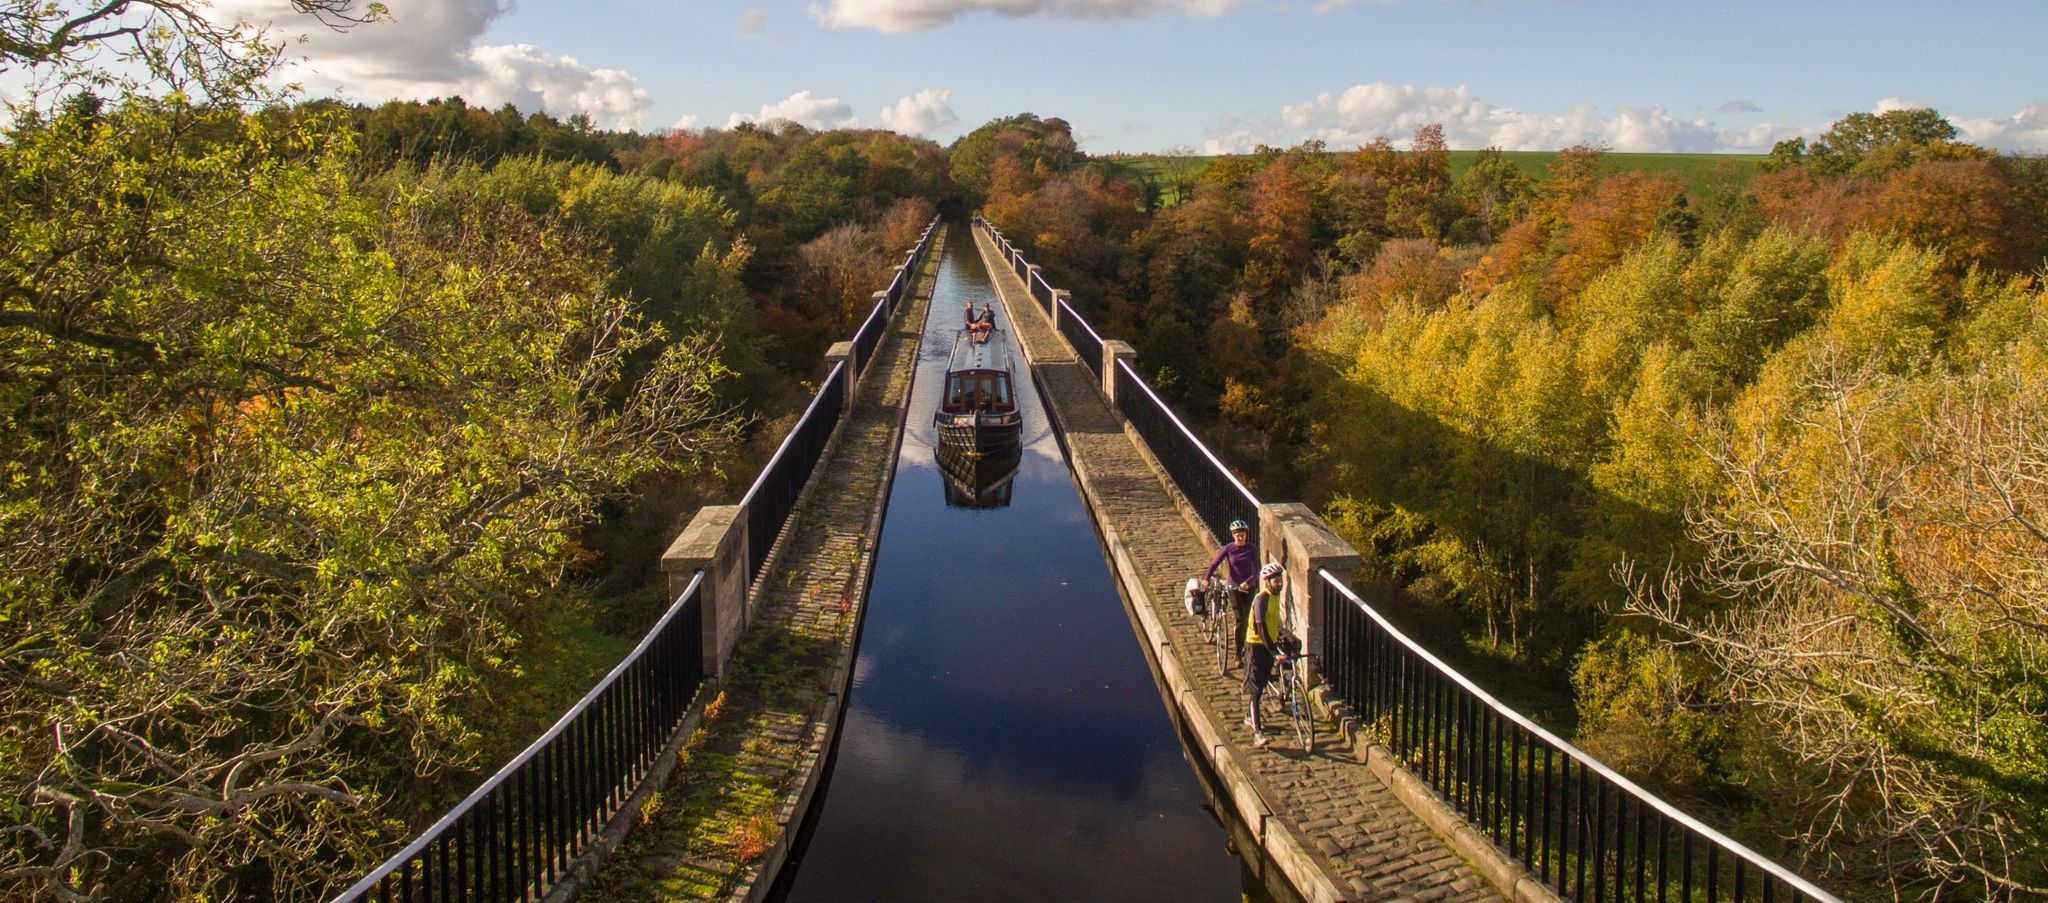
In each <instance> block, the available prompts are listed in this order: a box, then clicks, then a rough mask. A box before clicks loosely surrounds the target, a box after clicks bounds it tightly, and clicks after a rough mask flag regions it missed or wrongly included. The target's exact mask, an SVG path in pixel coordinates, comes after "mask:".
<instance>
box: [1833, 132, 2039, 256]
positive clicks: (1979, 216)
mask: <svg viewBox="0 0 2048 903" xmlns="http://www.w3.org/2000/svg"><path fill="white" fill-rule="evenodd" d="M2012 198H2013V193H2012V186H2011V185H2009V184H2007V182H2006V179H2005V176H2004V174H2003V173H2001V172H2000V171H1999V170H1998V168H1997V167H1996V166H1994V165H1993V164H1992V163H1991V162H1990V161H1989V160H1981V159H1969V160H1930V161H1927V162H1924V163H1916V164H1914V165H1912V166H1910V167H1907V168H1906V169H1903V170H1900V171H1898V172H1896V173H1894V174H1892V176H1891V177H1890V178H1888V179H1886V180H1885V182H1884V186H1883V187H1882V188H1881V189H1880V190H1878V191H1877V192H1876V193H1875V194H1874V195H1873V196H1872V197H1871V198H1870V200H1869V202H1868V204H1866V205H1864V206H1863V208H1862V209H1861V210H1859V211H1858V212H1859V213H1860V214H1861V217H1860V218H1861V220H1862V223H1861V224H1862V225H1863V226H1864V227H1865V228H1869V229H1871V230H1873V231H1884V232H1890V233H1892V234H1895V235H1898V236H1900V237H1902V238H1905V239H1906V240H1908V241H1911V242H1913V243H1914V244H1917V245H1920V246H1922V247H1928V248H1934V249H1936V250H1938V251H1940V252H1941V254H1942V257H1943V260H1944V261H1945V262H1946V264H1947V265H1948V267H1949V269H1950V270H1951V271H1952V272H1956V273H1960V272H1961V271H1963V270H1964V269H1966V268H1968V267H1969V265H1970V264H1971V263H1972V262H1982V263H1986V264H1990V265H1994V266H2004V267H2006V268H2008V269H2013V268H2016V266H2015V264H2016V263H2017V264H2018V265H2019V266H2024V262H2023V261H2019V262H2016V261H2013V260H2011V259H2010V258H2011V257H2012V256H2013V252H2014V250H2015V249H2014V248H2013V246H2012V242H2011V237H2012V233H2013V231H2014V227H2015V224H2016V219H2017V211H2015V210H2014V209H2013V202H2012Z"/></svg>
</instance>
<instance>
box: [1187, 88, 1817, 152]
mask: <svg viewBox="0 0 2048 903" xmlns="http://www.w3.org/2000/svg"><path fill="white" fill-rule="evenodd" d="M1431 123H1441V124H1442V125H1443V127H1444V140H1445V141H1446V143H1448V144H1449V145H1450V146H1451V147H1453V148H1458V149H1479V148H1487V147H1498V148H1502V149H1504V150H1556V149H1558V148H1561V147H1568V146H1571V145H1574V144H1599V145H1605V146H1607V147H1608V148H1611V149H1613V150H1617V151H1634V152H1648V151H1679V152H1707V151H1764V150H1769V149H1770V145H1771V143H1772V142H1774V141H1776V140H1778V139H1779V138H1783V137H1790V136H1793V135H1797V134H1801V133H1802V132H1804V131H1805V130H1802V129H1800V128H1796V127H1792V126H1784V125H1775V124H1766V125H1760V126H1750V127H1745V128H1740V129H1724V128H1721V127H1719V126H1717V125H1716V124H1714V123H1713V122H1712V121H1710V120H1707V119H1681V118H1679V117H1677V116H1673V115H1671V114H1670V113H1669V112H1668V111H1666V110H1665V109H1664V108H1663V107H1659V106H1627V107H1620V108H1618V109H1615V110H1614V111H1612V112H1603V111H1601V110H1598V109H1596V108H1593V107H1588V106H1582V107H1575V108H1573V109H1570V110H1566V111H1564V112H1561V113H1533V112H1526V111H1522V110H1516V109H1513V108H1511V107H1503V106H1498V105H1496V104H1492V103H1488V102H1487V101H1485V100H1483V99H1480V98H1478V97H1475V96H1473V95H1472V93H1471V91H1470V89H1468V88H1466V87H1464V86H1459V87H1456V88H1442V87H1417V86H1415V85H1395V84H1390V83H1387V82H1372V83H1369V84H1360V85H1353V86H1351V87H1349V88H1346V89H1344V90H1343V91H1342V92H1339V93H1335V94H1331V93H1327V92H1326V93H1323V94H1320V95H1317V96H1316V97H1315V98H1314V99H1313V100H1309V101H1305V102H1303V103H1298V104H1290V105H1288V106H1286V107H1283V108H1281V110H1280V112H1279V113H1278V114H1277V115H1275V116H1273V117H1272V118H1270V119H1268V120H1265V121H1263V122H1259V123H1247V122H1243V121H1240V120H1235V119H1226V120H1223V121H1221V122H1219V123H1217V124H1216V125H1215V126H1214V127H1212V128H1211V129H1210V130H1209V135H1210V140H1209V142H1208V143H1207V144H1206V145H1204V150H1205V151H1206V152H1208V153H1238V152H1243V151H1247V150H1250V149H1251V148H1253V147H1255V146H1257V145H1259V144H1267V145H1272V146H1285V145H1289V144H1294V143H1297V142H1299V141H1302V140H1305V139H1309V138H1319V139H1321V140H1323V141H1324V142H1326V143H1328V144H1329V145H1331V146H1332V147H1333V148H1345V147H1353V146H1357V145H1360V144H1366V143H1369V142H1371V141H1373V140H1375V139H1377V138H1380V137H1382V136H1385V137H1388V138H1392V139H1394V140H1396V141H1401V140H1403V139H1406V138H1407V137H1409V136H1410V135H1412V134H1414V132H1415V130H1416V129H1417V128H1418V127H1420V126H1424V125H1429V124H1431Z"/></svg>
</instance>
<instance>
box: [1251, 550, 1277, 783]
mask: <svg viewBox="0 0 2048 903" xmlns="http://www.w3.org/2000/svg"><path fill="white" fill-rule="evenodd" d="M1281 573H1282V571H1281V569H1280V565H1279V563H1278V562H1274V563H1271V564H1268V565H1266V566H1265V567H1262V568H1260V569H1259V584H1260V585H1259V594H1258V595H1257V596H1255V597H1253V598H1252V610H1251V616H1250V617H1248V618H1246V619H1245V625H1244V689H1245V695H1247V696H1249V697H1250V701H1251V713H1250V714H1248V715H1246V716H1245V717H1244V723H1245V726H1246V727H1249V728H1251V729H1252V745H1253V746H1255V747H1260V748H1264V747H1265V746H1266V745H1267V744H1269V743H1271V742H1273V741H1272V740H1271V739H1270V738H1268V737H1267V736H1266V730H1265V725H1264V723H1263V722H1262V721H1260V719H1259V697H1260V696H1261V695H1262V694H1263V693H1264V691H1265V689H1266V685H1267V684H1269V683H1272V682H1273V660H1274V658H1275V657H1276V656H1277V657H1281V658H1284V657H1286V655H1287V649H1286V647H1285V645H1284V638H1283V637H1282V635H1281V631H1280V605H1281V596H1280V582H1281Z"/></svg>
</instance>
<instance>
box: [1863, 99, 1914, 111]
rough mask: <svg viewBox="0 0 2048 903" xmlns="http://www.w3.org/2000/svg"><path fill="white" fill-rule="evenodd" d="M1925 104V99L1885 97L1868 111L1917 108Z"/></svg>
mask: <svg viewBox="0 0 2048 903" xmlns="http://www.w3.org/2000/svg"><path fill="white" fill-rule="evenodd" d="M1926 106H1927V103H1926V102H1925V101H1919V100H1905V99H1903V98H1898V97H1887V98H1885V99H1883V100H1880V101H1878V102H1877V106H1875V107H1872V108H1871V110H1870V112H1872V113H1889V112H1891V111H1893V110H1918V109H1921V108H1924V107H1926Z"/></svg>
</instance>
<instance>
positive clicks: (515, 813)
mask: <svg viewBox="0 0 2048 903" xmlns="http://www.w3.org/2000/svg"><path fill="white" fill-rule="evenodd" d="M703 582H704V572H703V571H698V572H697V575H696V577H694V578H693V579H691V581H690V585H689V588H687V589H685V590H683V594H682V595H681V596H678V597H677V598H676V600H675V602H674V604H671V605H670V606H669V608H668V611H667V612H666V613H665V614H663V615H662V616H661V620H659V621H657V622H655V625H654V628H653V629H652V630H649V631H648V632H647V635H646V636H645V637H643V638H642V639H641V640H640V644H639V645H638V646H635V647H634V648H633V651H632V652H631V653H630V654H628V655H627V656H626V658H625V660H623V661H621V662H619V664H618V665H617V666H616V667H614V668H612V670H611V673H609V674H606V675H605V676H604V679H603V680H600V681H598V683H597V686H595V687H593V688H591V690H590V692H589V693H586V694H584V696H583V698H582V699H581V700H579V701H577V703H576V705H574V706H573V707H571V708H570V709H569V711H568V713H567V714H564V715H563V716H562V717H561V719H560V720H557V721H556V722H555V724H554V726H553V727H551V728H549V729H548V732H547V733H545V734H542V735H541V737H540V739H538V740H535V741H533V743H532V744H531V745H529V746H528V747H526V750H525V751H524V752H521V753H520V754H519V755H518V756H517V757H516V758H514V759H513V760H512V761H511V762H510V763H508V764H506V765H505V767H503V768H501V769H499V770H498V773H497V774H494V775H491V777H490V779H489V780H487V781H485V782H484V783H483V786H481V787H478V788H477V789H476V791H475V792H473V793H471V794H470V795H469V796H468V797H466V798H464V799H463V801H462V802H461V803H460V804H458V805H456V807H455V808H454V809H452V810H450V811H449V812H448V814H446V815H443V816H441V819H440V820H439V821H437V822H435V823H434V824H433V826H432V827H430V828H428V829H427V830H426V832H425V833H423V834H421V835H420V836H419V837H418V838H417V839H415V840H414V841H413V842H412V843H410V844H408V845H407V846H406V847H405V849H403V850H400V851H399V852H398V854H397V855H395V856H393V857H391V858H390V859H388V860H386V861H385V862H384V864H383V865H382V866H379V867H378V868H377V870H376V871H373V872H371V873H370V874H369V875H368V876H367V877H365V878H363V879H362V880H361V881H358V882H356V883H355V885H354V886H352V887H350V888H349V889H348V890H346V891H343V892H342V893H341V895H340V896H339V897H336V898H335V899H336V901H337V903H352V901H357V900H376V901H379V903H386V901H393V900H402V901H407V903H434V901H440V900H464V901H468V900H491V901H500V900H506V901H521V900H539V899H541V898H542V897H545V896H547V894H548V892H549V891H550V890H552V889H553V888H554V886H555V884H556V883H557V882H559V881H560V880H561V879H562V877H563V876H564V875H565V874H566V873H567V870H568V868H569V865H570V864H571V863H573V862H575V861H576V858H577V857H578V856H580V855H581V854H582V852H583V850H584V848H585V847H587V846H588V845H589V844H590V843H591V842H592V841H594V840H595V839H596V838H597V837H598V835H599V834H600V833H601V832H603V831H604V829H605V826H606V825H607V824H609V823H610V822H611V820H612V817H613V816H614V815H616V814H617V813H618V811H619V808H620V807H621V806H624V805H625V804H626V800H627V799H628V798H630V797H631V796H632V794H633V790H634V788H636V787H638V786H639V785H640V782H641V781H642V780H644V779H645V778H646V777H647V774H648V772H649V771H651V770H652V769H653V768H654V766H655V764H656V763H657V760H658V758H659V757H660V755H661V752H662V750H663V749H664V748H665V747H666V746H667V745H668V743H669V741H670V740H671V739H672V738H673V737H674V736H675V732H676V730H677V729H678V728H679V727H680V726H681V724H682V721H683V716H684V714H685V713H687V712H688V711H689V710H690V706H691V704H692V701H693V699H694V698H695V696H696V694H697V689H698V687H699V686H700V685H701V684H702V683H703V681H704V658H703V653H704V617H703V611H702V608H703V601H702V600H703V595H702V592H701V588H702V584H703Z"/></svg>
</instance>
